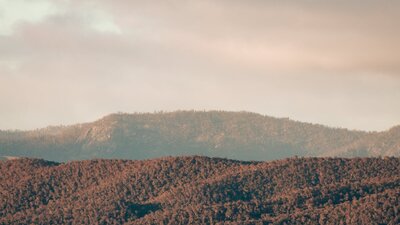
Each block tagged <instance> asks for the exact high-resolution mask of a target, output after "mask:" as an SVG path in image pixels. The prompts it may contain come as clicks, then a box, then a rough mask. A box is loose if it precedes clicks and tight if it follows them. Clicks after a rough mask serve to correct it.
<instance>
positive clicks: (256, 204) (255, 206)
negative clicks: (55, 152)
mask: <svg viewBox="0 0 400 225" xmlns="http://www.w3.org/2000/svg"><path fill="white" fill-rule="evenodd" d="M0 171H1V176H0V224H71V223H72V224H124V223H126V224H399V223H400V199H399V198H400V175H399V174H398V171H400V159H399V158H394V157H386V158H355V159H340V158H290V159H285V160H279V161H273V162H245V161H235V160H226V159H220V158H207V157H198V156H196V157H176V158H172V157H167V158H161V159H155V160H146V161H129V160H90V161H78V162H69V163H62V164H59V163H53V162H48V161H44V160H39V159H18V160H8V161H2V162H0Z"/></svg>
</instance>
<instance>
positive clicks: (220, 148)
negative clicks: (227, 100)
mask: <svg viewBox="0 0 400 225" xmlns="http://www.w3.org/2000/svg"><path fill="white" fill-rule="evenodd" d="M391 130H394V131H393V133H395V134H396V135H392V136H393V137H397V133H399V134H400V132H399V131H398V130H399V129H397V128H396V127H394V128H392V129H391ZM391 130H389V131H391ZM389 131H386V132H363V131H357V130H348V129H345V128H331V127H327V126H323V125H318V124H312V123H304V122H298V121H294V120H290V119H288V118H274V117H270V116H264V115H260V114H257V113H250V112H226V111H175V112H159V113H135V114H127V113H116V114H110V115H107V116H104V117H102V118H101V119H99V120H96V121H94V122H91V123H82V124H77V125H69V126H59V127H54V126H53V127H47V128H43V129H37V130H32V131H21V132H12V131H9V132H7V131H2V132H0V155H10V156H28V157H40V158H45V159H49V160H55V161H68V160H79V159H91V158H122V159H145V158H154V157H160V156H168V155H171V156H178V155H206V156H216V157H228V158H232V159H242V160H273V159H279V158H285V157H291V156H294V155H299V156H323V155H330V156H335V155H341V154H342V153H343V152H351V153H354V152H355V153H356V154H349V156H358V155H357V154H358V153H357V151H359V152H363V151H364V152H367V153H366V155H365V154H364V155H359V156H369V154H371V156H379V155H395V156H396V155H398V154H399V149H397V144H396V143H397V142H396V141H397V140H394V142H395V144H393V145H392V146H389V147H391V148H390V149H389V150H387V149H385V148H382V149H380V148H378V147H377V148H375V150H376V149H377V150H376V151H378V153H374V154H372V153H373V152H372V151H367V150H364V149H367V147H368V146H369V145H365V144H358V145H357V144H354V143H356V142H357V141H359V142H363V143H364V142H366V141H371V138H368V137H376V136H380V135H382V134H386V133H388V132H389ZM392 136H389V137H388V138H389V139H390V138H391V137H392ZM388 138H386V139H385V138H383V139H382V138H375V139H376V142H379V141H381V140H387V139H388ZM372 139H374V138H372ZM362 140H364V141H362ZM370 145H373V144H370ZM346 146H348V147H346ZM389 147H387V148H389ZM360 148H361V149H362V150H359V149H360ZM380 152H381V153H382V154H380ZM344 156H346V155H344Z"/></svg>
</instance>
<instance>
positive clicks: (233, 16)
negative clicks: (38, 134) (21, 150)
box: [0, 0, 400, 130]
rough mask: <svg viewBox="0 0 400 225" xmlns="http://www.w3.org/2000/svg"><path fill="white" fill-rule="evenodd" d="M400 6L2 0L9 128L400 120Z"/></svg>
mask: <svg viewBox="0 0 400 225" xmlns="http://www.w3.org/2000/svg"><path fill="white" fill-rule="evenodd" d="M399 12H400V1H395V0H393V1H385V0H382V1H369V0H341V1H339V0H337V1H312V0H308V1H306V0H293V1H289V0H283V1H272V0H270V1H268V0H259V1H254V0H247V1H237V0H198V1H195V0H164V1H153V0H143V1H135V0H130V1H123V0H120V1H116V0H93V1H90V0H79V1H78V0H69V1H68V0H0V129H33V128H38V127H44V126H48V125H58V124H73V123H78V122H87V121H93V120H96V119H98V118H100V117H102V116H104V115H106V114H109V113H114V112H119V111H121V112H152V111H154V110H166V111H172V110H178V109H198V110H203V109H206V110H211V109H219V110H233V111H239V110H245V111H252V112H257V113H261V114H265V115H271V116H277V117H290V118H292V119H295V120H300V121H306V122H313V123H321V124H325V125H329V126H335V127H345V128H350V129H362V130H385V129H388V128H390V127H392V126H394V125H398V124H400V29H399V28H400V13H399Z"/></svg>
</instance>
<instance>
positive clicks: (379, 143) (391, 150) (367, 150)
mask: <svg viewBox="0 0 400 225" xmlns="http://www.w3.org/2000/svg"><path fill="white" fill-rule="evenodd" d="M324 155H325V156H340V157H356V156H364V157H365V156H400V126H396V127H393V128H391V129H390V130H388V131H386V132H380V133H371V134H369V135H366V136H365V137H363V138H360V139H359V140H357V141H355V142H353V143H351V144H349V145H345V146H343V147H340V148H338V149H336V150H333V151H331V152H327V153H326V154H324Z"/></svg>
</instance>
